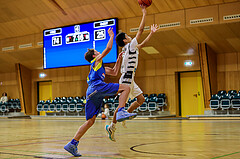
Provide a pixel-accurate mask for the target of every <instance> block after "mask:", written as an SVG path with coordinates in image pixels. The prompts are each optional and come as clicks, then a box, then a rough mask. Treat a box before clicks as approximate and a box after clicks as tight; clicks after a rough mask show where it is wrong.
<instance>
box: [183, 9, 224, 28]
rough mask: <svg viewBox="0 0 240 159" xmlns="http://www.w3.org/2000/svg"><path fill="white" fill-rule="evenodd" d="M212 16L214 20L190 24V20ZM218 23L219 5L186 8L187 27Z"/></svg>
mask: <svg viewBox="0 0 240 159" xmlns="http://www.w3.org/2000/svg"><path fill="white" fill-rule="evenodd" d="M211 17H213V22H207V23H199V24H192V25H191V24H190V20H194V19H203V18H211ZM218 23H219V20H218V5H214V6H207V7H199V8H193V9H187V10H186V26H187V27H194V26H202V25H209V24H218Z"/></svg>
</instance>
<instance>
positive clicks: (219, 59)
mask: <svg viewBox="0 0 240 159" xmlns="http://www.w3.org/2000/svg"><path fill="white" fill-rule="evenodd" d="M224 59H225V54H218V55H217V71H218V72H224V71H225V60H224Z"/></svg>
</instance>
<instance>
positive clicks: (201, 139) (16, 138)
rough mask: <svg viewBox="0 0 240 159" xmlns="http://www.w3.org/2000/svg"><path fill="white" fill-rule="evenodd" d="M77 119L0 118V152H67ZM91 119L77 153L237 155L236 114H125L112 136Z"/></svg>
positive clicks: (52, 157)
mask: <svg viewBox="0 0 240 159" xmlns="http://www.w3.org/2000/svg"><path fill="white" fill-rule="evenodd" d="M83 122H84V120H83V119H56V118H54V119H51V120H46V119H44V118H42V119H41V118H35V119H34V118H33V119H0V158H1V159H18V158H20V159H23V158H24V159H25V158H26V159H28V158H49V159H60V158H73V157H72V156H71V155H70V154H69V153H67V152H66V151H65V150H64V149H63V146H64V145H65V144H66V143H67V142H68V141H70V140H71V139H72V137H73V135H74V134H75V132H76V130H77V129H78V127H79V126H80V125H81V124H82V123H83ZM106 123H109V121H107V120H106V121H104V120H96V123H95V124H94V126H93V127H92V128H90V129H89V131H88V132H87V133H86V134H85V136H83V138H82V139H81V140H80V143H79V146H78V148H79V151H80V153H81V154H82V155H83V156H82V157H81V158H103V159H116V158H119V159H123V158H136V159H137V158H139V159H141V158H144V159H146V158H154V159H155V158H162V159H215V158H216V159H217V158H221V159H230V158H231V159H233V158H240V120H137V119H135V120H131V121H128V122H127V126H128V128H127V129H126V128H123V127H122V125H121V124H118V125H117V131H116V140H117V142H112V141H110V140H109V139H108V138H107V136H106V132H105V130H104V125H105V124H106Z"/></svg>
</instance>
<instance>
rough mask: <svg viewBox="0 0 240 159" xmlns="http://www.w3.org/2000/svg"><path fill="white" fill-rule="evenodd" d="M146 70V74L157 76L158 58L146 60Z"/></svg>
mask: <svg viewBox="0 0 240 159" xmlns="http://www.w3.org/2000/svg"><path fill="white" fill-rule="evenodd" d="M145 66H146V67H145V72H146V76H155V75H156V71H155V70H156V60H147V61H146V62H145Z"/></svg>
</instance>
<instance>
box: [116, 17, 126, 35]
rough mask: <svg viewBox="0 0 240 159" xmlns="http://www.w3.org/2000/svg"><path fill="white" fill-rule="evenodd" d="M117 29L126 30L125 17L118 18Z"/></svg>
mask: <svg viewBox="0 0 240 159" xmlns="http://www.w3.org/2000/svg"><path fill="white" fill-rule="evenodd" d="M118 30H119V31H121V32H126V31H127V28H126V19H119V20H118Z"/></svg>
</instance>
